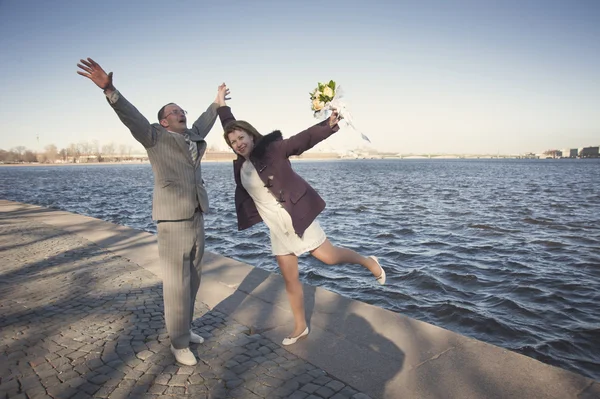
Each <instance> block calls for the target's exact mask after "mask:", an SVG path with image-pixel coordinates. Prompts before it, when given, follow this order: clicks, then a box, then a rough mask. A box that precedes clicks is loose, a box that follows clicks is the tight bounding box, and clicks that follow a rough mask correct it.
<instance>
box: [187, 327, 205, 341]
mask: <svg viewBox="0 0 600 399" xmlns="http://www.w3.org/2000/svg"><path fill="white" fill-rule="evenodd" d="M190 342H191V343H192V344H201V343H203V342H204V338H202V337H201V336H199V335H198V334H196V333H195V332H193V331H192V330H190Z"/></svg>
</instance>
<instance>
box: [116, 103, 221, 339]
mask: <svg viewBox="0 0 600 399" xmlns="http://www.w3.org/2000/svg"><path fill="white" fill-rule="evenodd" d="M116 93H117V95H114V93H113V95H111V97H110V99H109V104H111V106H112V107H113V109H114V110H115V112H116V113H117V115H118V116H119V119H121V121H122V122H123V123H124V124H125V126H127V127H128V128H129V130H130V131H131V133H132V134H133V137H135V139H136V140H137V141H139V142H140V143H141V144H142V145H143V146H144V147H145V148H146V151H147V152H148V158H149V160H150V164H151V165H152V171H153V173H154V195H153V198H152V218H153V219H154V220H156V221H157V222H158V229H157V230H158V252H159V257H160V261H161V266H162V273H163V300H164V305H165V322H166V324H167V331H168V332H169V336H170V338H171V344H172V345H173V347H175V348H176V349H182V348H187V347H188V346H189V339H190V327H191V322H192V319H193V316H194V303H195V301H196V294H197V293H198V288H199V287H200V279H201V275H200V273H201V263H200V262H201V261H202V256H203V255H204V218H203V214H202V212H207V211H208V195H207V193H206V189H205V188H204V181H203V180H202V168H201V164H200V160H201V159H202V156H203V155H204V152H205V151H206V141H204V137H206V135H207V134H208V132H209V131H210V129H211V128H212V127H213V125H214V123H215V120H216V119H217V108H218V105H217V104H214V103H213V104H211V105H210V106H209V107H208V109H207V110H206V111H205V112H204V113H203V114H202V115H200V117H199V118H198V120H196V122H194V124H193V126H192V128H191V129H188V130H187V131H186V132H185V134H186V135H188V136H189V139H190V140H191V141H192V142H194V143H195V145H196V148H197V150H198V158H197V159H196V160H195V161H194V160H193V159H192V155H191V153H190V146H189V144H188V143H186V138H185V137H184V135H182V134H178V133H172V132H169V131H167V130H166V129H165V128H163V127H162V126H161V125H159V124H156V123H154V124H150V123H149V122H148V120H147V119H146V118H144V116H143V115H142V114H141V113H140V112H139V111H138V110H137V109H136V108H135V107H134V106H133V105H132V104H131V103H130V102H129V101H127V100H126V99H125V98H124V97H123V96H122V95H121V94H120V93H118V92H116ZM198 207H199V208H200V209H201V210H202V212H197V211H196V209H197V208H198Z"/></svg>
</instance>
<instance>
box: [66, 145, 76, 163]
mask: <svg viewBox="0 0 600 399" xmlns="http://www.w3.org/2000/svg"><path fill="white" fill-rule="evenodd" d="M67 155H68V156H69V157H71V158H73V163H75V162H77V161H78V160H79V148H78V147H77V144H73V143H71V144H69V148H68V149H67Z"/></svg>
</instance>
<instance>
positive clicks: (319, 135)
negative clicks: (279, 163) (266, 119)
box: [281, 120, 340, 157]
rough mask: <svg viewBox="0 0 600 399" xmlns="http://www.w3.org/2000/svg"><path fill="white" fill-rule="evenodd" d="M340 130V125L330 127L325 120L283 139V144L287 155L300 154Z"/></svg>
mask: <svg viewBox="0 0 600 399" xmlns="http://www.w3.org/2000/svg"><path fill="white" fill-rule="evenodd" d="M338 130H340V127H339V126H338V125H335V126H334V127H330V126H329V121H328V120H324V121H323V122H320V123H317V124H316V125H314V126H312V127H309V128H308V129H306V130H304V131H302V132H300V133H298V134H295V135H293V136H292V137H290V138H288V139H285V140H283V141H282V143H281V146H282V147H283V148H284V151H285V155H286V156H287V157H289V156H292V155H300V154H302V153H303V152H304V151H307V150H309V149H311V148H313V147H314V146H315V145H317V144H319V143H320V142H321V141H323V140H325V139H326V138H328V137H329V136H331V135H332V134H333V133H335V132H337V131H338Z"/></svg>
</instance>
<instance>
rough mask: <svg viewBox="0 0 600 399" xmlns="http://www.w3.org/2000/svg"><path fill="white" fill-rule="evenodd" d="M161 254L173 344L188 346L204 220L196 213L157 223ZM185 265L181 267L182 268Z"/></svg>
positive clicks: (199, 265) (159, 251) (169, 326)
mask: <svg viewBox="0 0 600 399" xmlns="http://www.w3.org/2000/svg"><path fill="white" fill-rule="evenodd" d="M158 253H159V256H160V259H161V261H162V263H163V300H164V304H165V320H166V323H167V331H169V336H170V337H171V344H172V345H173V347H175V348H176V349H182V348H187V347H188V346H189V342H190V327H191V325H192V320H193V317H194V303H195V302H196V294H197V293H198V287H200V280H201V264H200V261H201V260H202V255H203V254H204V220H203V217H202V213H200V212H196V213H194V216H193V217H192V218H191V219H190V220H181V221H176V222H169V221H164V222H159V223H158ZM179 266H182V267H179Z"/></svg>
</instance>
